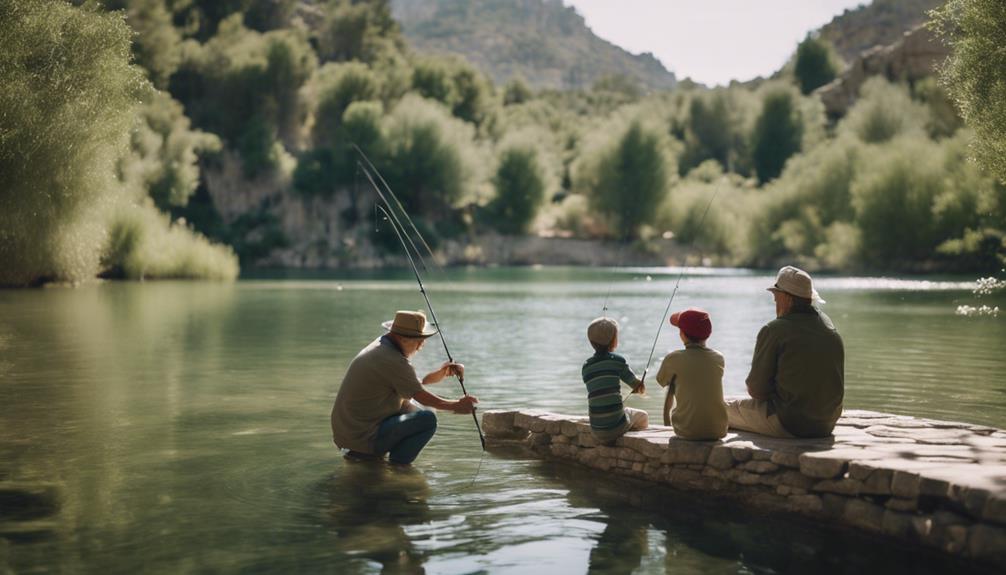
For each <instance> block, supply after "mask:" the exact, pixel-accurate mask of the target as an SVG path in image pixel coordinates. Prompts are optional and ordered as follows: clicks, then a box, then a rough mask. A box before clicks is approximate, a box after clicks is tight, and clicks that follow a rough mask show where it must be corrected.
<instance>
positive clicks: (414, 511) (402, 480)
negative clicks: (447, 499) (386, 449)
mask: <svg viewBox="0 0 1006 575" xmlns="http://www.w3.org/2000/svg"><path fill="white" fill-rule="evenodd" d="M319 489H320V490H321V491H323V492H324V494H325V498H326V500H325V504H324V506H323V522H324V525H325V526H327V527H328V528H330V529H331V530H332V532H333V533H334V534H335V536H336V540H335V548H336V550H337V551H338V552H340V553H344V554H346V555H347V556H350V557H364V558H367V559H370V560H372V561H376V562H377V563H379V564H380V566H381V573H425V572H426V570H425V569H424V568H423V563H425V562H426V558H427V556H426V553H425V552H423V551H421V550H419V549H417V548H416V546H415V545H414V544H413V542H412V540H411V539H410V537H409V534H408V533H407V531H406V527H407V526H411V525H421V524H424V523H429V522H431V521H433V520H434V519H435V515H434V513H433V512H432V511H431V509H430V506H429V504H428V502H427V499H428V498H429V496H430V486H429V484H428V483H427V481H426V477H425V476H424V475H423V473H422V472H421V471H419V470H418V469H416V468H414V467H410V466H398V465H390V464H387V463H384V462H358V461H350V460H345V461H344V462H343V464H342V465H341V466H340V467H339V470H338V471H337V472H336V473H334V474H332V476H331V477H329V478H327V479H325V480H324V481H323V482H322V483H321V484H320V485H319Z"/></svg>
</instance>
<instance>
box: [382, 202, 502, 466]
mask: <svg viewBox="0 0 1006 575" xmlns="http://www.w3.org/2000/svg"><path fill="white" fill-rule="evenodd" d="M388 207H389V208H390V207H391V206H388ZM377 208H378V209H379V210H381V211H382V212H384V215H386V216H387V217H388V222H389V223H390V224H391V229H393V230H394V231H395V235H396V236H398V241H399V242H401V243H402V247H403V248H405V255H406V257H407V258H408V259H409V263H410V264H411V265H412V272H413V273H414V274H415V275H416V282H417V283H419V293H421V294H423V299H425V300H426V307H427V309H429V310H430V318H431V319H432V320H433V325H435V326H437V334H438V335H440V343H442V344H443V345H444V351H445V352H447V360H448V361H450V362H451V363H454V356H452V355H451V350H450V348H449V347H447V340H446V339H445V338H444V330H442V329H441V328H440V322H439V321H437V312H435V311H433V304H432V303H430V296H429V295H428V294H427V293H426V286H424V285H423V278H422V276H420V275H419V268H418V267H416V261H415V259H413V257H412V254H411V253H409V246H408V244H406V243H405V238H403V237H402V231H401V230H399V229H398V226H396V225H395V221H396V220H395V219H394V216H393V215H392V214H390V213H389V212H388V210H387V209H385V207H384V206H382V205H380V204H378V205H377ZM458 382H459V383H461V392H462V393H463V394H465V395H468V390H466V389H465V378H464V376H463V375H461V374H458ZM472 420H473V421H475V429H476V430H477V431H478V432H479V441H480V442H481V443H482V451H485V450H486V438H485V436H484V435H482V427H481V426H480V425H479V418H478V417H477V416H476V415H475V406H474V405H473V406H472Z"/></svg>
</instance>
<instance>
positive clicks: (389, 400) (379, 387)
mask: <svg viewBox="0 0 1006 575" xmlns="http://www.w3.org/2000/svg"><path fill="white" fill-rule="evenodd" d="M422 389H423V384H422V382H420V381H419V377H417V376H416V370H415V368H413V367H412V364H411V363H409V360H408V358H406V357H405V356H404V355H402V352H401V351H399V349H398V347H396V346H395V345H394V343H392V342H391V340H389V339H384V340H382V339H381V338H378V339H376V340H374V341H373V342H372V343H371V344H370V345H368V346H367V347H365V348H363V350H362V351H360V353H359V354H357V356H356V357H355V358H354V359H353V361H352V363H350V364H349V369H347V370H346V375H345V377H343V379H342V386H340V387H339V393H338V394H337V395H336V396H335V405H333V406H332V439H333V440H334V441H335V444H336V445H338V446H339V447H342V448H345V449H351V450H353V451H359V452H361V453H373V452H374V440H375V439H376V438H377V428H378V427H379V426H380V425H381V422H382V421H384V420H385V419H387V418H388V417H391V416H392V415H395V414H397V413H405V412H407V411H408V405H409V400H410V399H412V397H413V396H415V395H416V394H417V393H419V391H420V390H422Z"/></svg>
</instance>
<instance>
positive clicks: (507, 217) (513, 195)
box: [488, 145, 545, 234]
mask: <svg viewBox="0 0 1006 575" xmlns="http://www.w3.org/2000/svg"><path fill="white" fill-rule="evenodd" d="M492 183H493V187H494V188H495V189H496V197H495V198H494V199H493V201H492V202H491V203H490V204H489V206H488V212H489V216H490V218H492V221H491V222H490V223H491V225H493V226H494V227H495V228H496V229H498V230H500V231H501V232H503V233H508V234H521V233H525V232H527V230H528V227H529V226H530V225H531V222H532V220H534V216H535V215H536V214H537V212H538V208H539V207H541V203H542V202H543V201H544V199H545V176H544V174H543V172H542V166H541V163H540V161H539V160H538V153H537V151H536V150H535V149H534V147H532V146H519V145H513V146H510V147H507V148H504V149H503V151H502V152H501V153H500V156H499V165H498V166H497V168H496V174H495V175H494V176H493V179H492Z"/></svg>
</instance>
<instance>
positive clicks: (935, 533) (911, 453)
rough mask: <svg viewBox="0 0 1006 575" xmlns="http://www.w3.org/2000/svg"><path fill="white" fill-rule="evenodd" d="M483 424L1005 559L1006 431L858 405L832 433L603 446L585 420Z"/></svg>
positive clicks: (505, 434)
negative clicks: (817, 436) (811, 436)
mask: <svg viewBox="0 0 1006 575" xmlns="http://www.w3.org/2000/svg"><path fill="white" fill-rule="evenodd" d="M482 421H483V428H484V430H485V434H486V439H487V441H489V443H490V445H500V444H513V443H520V444H523V445H525V446H526V447H527V448H529V449H530V450H531V451H533V452H534V453H536V454H538V455H541V456H543V457H547V458H553V459H561V460H568V461H572V462H576V463H579V464H582V465H585V466H587V467H590V468H593V469H598V470H601V471H604V472H607V473H612V474H617V475H625V476H630V477H636V478H639V479H643V480H647V481H652V482H656V483H661V484H666V485H668V486H670V487H673V488H676V489H683V490H690V491H701V492H707V493H710V494H712V495H715V496H717V497H723V498H729V499H734V500H736V501H738V502H741V503H743V504H745V505H749V506H753V507H756V508H759V509H762V510H769V511H776V512H781V513H791V514H798V515H802V516H805V517H809V518H811V519H814V520H819V521H824V522H827V523H830V524H834V525H837V526H842V527H847V528H852V529H857V530H861V531H864V532H868V533H871V534H876V535H879V536H886V537H891V538H894V539H898V540H901V541H904V542H907V543H910V544H914V545H923V546H927V547H933V548H938V549H940V550H942V551H944V552H946V553H949V554H952V555H957V556H961V557H964V558H968V559H972V560H975V561H977V562H981V563H989V564H993V565H996V566H1000V567H1004V566H1006V431H1003V430H999V429H995V428H991V427H984V426H979V425H969V424H965V423H954V422H947V421H935V420H929V419H919V418H914V417H908V416H903V415H891V414H887V413H878V412H874V411H861V410H847V411H846V412H845V414H844V415H843V417H842V419H841V420H840V421H839V424H838V426H837V427H836V428H835V433H834V436H833V437H831V438H827V439H774V438H770V437H764V436H761V435H757V434H753V433H745V432H733V431H731V433H729V434H727V436H726V437H724V438H723V439H722V440H719V441H687V440H683V439H679V438H678V437H676V436H675V435H674V431H673V430H672V429H671V428H669V427H663V426H651V427H650V429H647V430H645V431H638V432H631V433H628V434H626V435H625V436H624V437H622V438H621V439H619V440H618V442H617V443H616V444H615V445H613V446H602V445H598V443H597V442H596V441H595V440H594V438H593V436H592V435H591V433H590V426H589V425H588V423H587V418H586V417H574V416H568V415H559V414H555V413H548V412H544V411H527V410H525V411H491V412H487V413H485V414H484V416H483V420H482Z"/></svg>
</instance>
